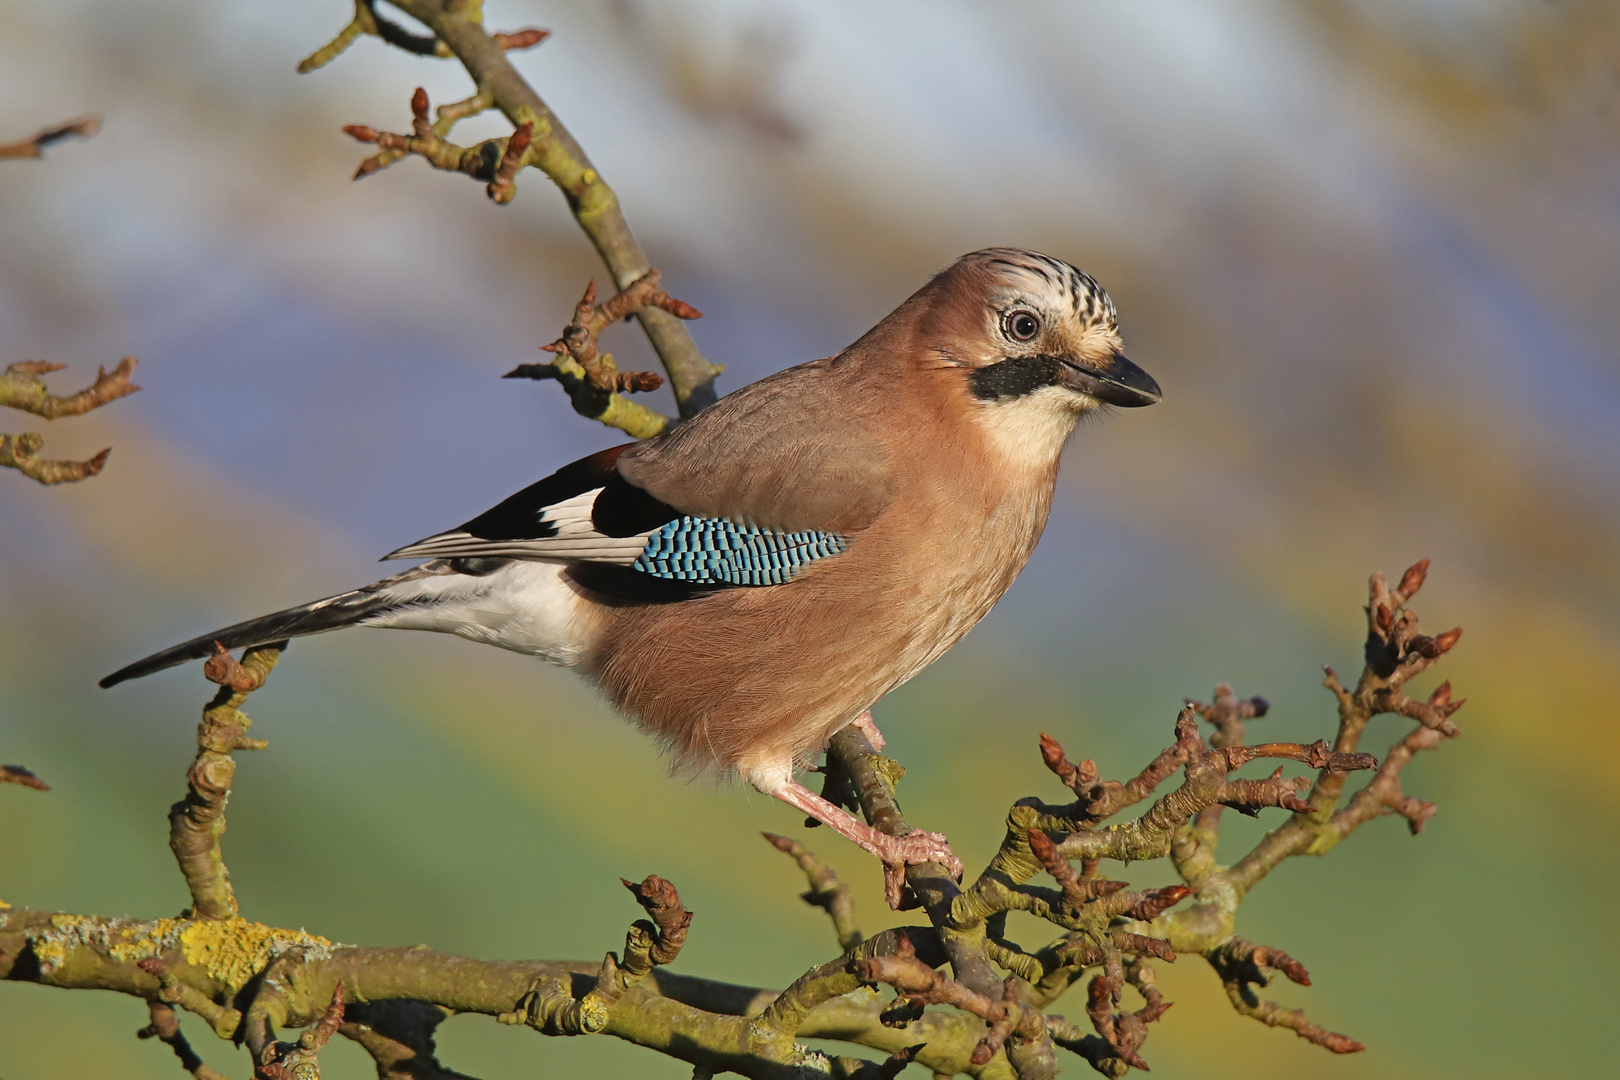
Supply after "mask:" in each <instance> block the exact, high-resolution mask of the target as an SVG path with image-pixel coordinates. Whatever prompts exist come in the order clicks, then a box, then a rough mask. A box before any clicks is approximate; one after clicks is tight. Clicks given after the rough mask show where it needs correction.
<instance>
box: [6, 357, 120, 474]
mask: <svg viewBox="0 0 1620 1080" xmlns="http://www.w3.org/2000/svg"><path fill="white" fill-rule="evenodd" d="M62 368H63V365H62V364H51V363H47V362H45V361H43V360H27V361H24V362H22V363H19V364H12V365H11V366H10V367H8V368H6V370H5V371H4V372H3V373H0V406H6V407H8V408H12V409H17V410H18V411H20V412H26V413H32V414H33V415H35V416H41V417H44V418H45V419H46V420H55V419H57V418H59V417H63V416H78V415H81V414H83V413H87V412H89V411H90V410H91V409H94V408H98V407H100V406H102V405H105V404H107V403H108V402H109V401H116V400H117V399H118V398H121V397H123V396H124V395H126V394H133V393H134V392H135V391H137V390H139V389H140V387H138V386H136V385H134V384H133V383H131V382H130V381H129V377H130V375H132V374H133V373H134V371H135V358H134V357H133V356H126V357H124V359H123V360H122V361H120V362H119V364H118V366H117V367H116V368H114V369H113V370H112V371H111V372H109V371H107V370H106V369H105V368H101V369H100V370H98V371H97V373H96V381H95V382H94V383H93V384H91V385H90V386H88V387H86V388H85V389H83V390H80V391H79V392H78V393H76V394H69V395H68V396H66V397H58V396H57V395H55V394H52V393H51V392H50V391H49V390H48V389H47V388H46V386H45V380H44V379H42V378H40V376H41V375H48V374H50V373H51V372H53V371H61V370H62ZM44 445H45V439H44V437H43V436H41V435H38V434H36V433H34V432H31V431H30V432H23V433H22V434H19V435H0V468H9V469H16V470H17V471H18V472H20V473H22V474H23V475H24V476H26V477H28V478H29V479H31V480H37V481H39V482H40V483H41V484H66V483H71V482H73V481H75V480H83V479H85V478H86V477H89V476H94V475H96V474H97V473H99V472H100V471H101V470H102V467H103V466H104V465H106V464H107V455H108V454H110V453H112V451H111V449H107V450H103V451H101V452H100V453H99V454H96V455H95V456H94V457H92V458H88V459H86V460H84V461H55V460H50V459H46V458H41V457H38V456H37V455H38V454H39V451H40V449H41V448H42V447H43V446H44Z"/></svg>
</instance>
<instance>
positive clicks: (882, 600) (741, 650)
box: [586, 371, 1056, 778]
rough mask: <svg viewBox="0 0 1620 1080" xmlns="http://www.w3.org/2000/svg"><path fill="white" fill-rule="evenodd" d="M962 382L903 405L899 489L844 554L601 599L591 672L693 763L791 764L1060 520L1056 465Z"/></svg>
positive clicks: (921, 659)
mask: <svg viewBox="0 0 1620 1080" xmlns="http://www.w3.org/2000/svg"><path fill="white" fill-rule="evenodd" d="M957 378H958V373H956V372H947V371H941V372H938V373H937V375H936V376H935V377H931V378H928V379H925V380H923V382H922V385H921V386H920V387H919V388H917V389H916V390H914V391H913V392H912V393H911V394H908V395H907V400H906V401H904V402H891V403H890V405H891V406H892V407H894V408H903V409H904V410H906V411H907V412H908V413H911V414H912V415H910V416H908V417H904V418H896V417H893V416H891V417H889V418H888V420H889V421H890V422H889V423H885V424H884V425H882V426H883V429H884V430H885V431H887V432H889V433H890V434H889V436H888V438H887V439H886V440H885V444H886V445H885V450H884V452H885V453H886V454H888V455H889V460H888V461H887V462H886V463H885V466H886V467H887V468H889V469H892V470H893V475H894V477H895V483H894V488H893V491H894V497H893V499H892V501H891V502H890V503H889V504H888V506H887V507H886V508H885V509H884V510H883V512H882V513H881V514H879V515H878V516H877V517H876V519H875V520H873V521H872V523H871V524H870V525H868V526H867V527H866V528H864V529H862V530H860V531H859V532H857V533H855V534H854V535H853V536H852V537H851V542H850V545H849V547H848V549H847V550H845V551H844V552H843V553H841V554H839V555H838V556H836V557H834V558H831V559H828V560H826V561H825V562H821V563H817V564H813V565H811V566H810V567H809V568H807V569H806V570H805V571H804V572H803V573H802V574H801V576H799V577H798V578H796V579H795V580H793V581H792V582H790V583H788V584H785V585H779V586H771V587H764V588H746V587H744V588H732V589H724V590H720V591H716V592H712V593H706V594H700V595H698V596H694V597H691V598H689V599H685V600H681V601H678V602H672V603H663V604H652V603H632V604H626V603H623V602H618V603H614V604H611V605H609V604H604V605H602V606H600V607H596V608H595V614H594V617H595V618H597V619H599V620H600V623H599V625H600V630H599V634H598V641H599V642H600V645H599V647H598V648H597V650H596V652H595V654H594V656H593V658H592V660H591V661H590V663H589V664H588V665H587V666H586V671H587V673H588V674H590V675H591V676H593V677H594V678H595V680H596V681H597V682H598V684H599V685H600V686H601V688H602V689H603V691H604V692H605V693H606V694H607V696H608V698H609V699H610V700H611V701H612V702H613V703H614V705H616V706H617V707H618V708H619V709H620V710H621V711H623V712H624V713H625V714H626V715H627V716H629V717H630V718H632V719H633V720H634V721H635V722H636V723H637V724H639V725H640V726H641V727H642V728H643V729H645V730H646V731H648V732H649V733H651V734H652V735H654V736H655V737H657V738H658V739H659V740H661V741H662V742H663V743H664V744H665V745H666V746H667V747H668V748H669V750H670V751H671V752H672V754H673V755H674V757H675V762H676V766H677V767H678V768H689V769H720V770H729V769H737V770H738V771H740V772H741V773H742V774H743V776H744V777H745V778H749V777H752V776H759V775H764V774H767V773H773V772H774V773H777V774H780V772H781V771H782V770H783V769H785V768H789V767H791V765H792V763H793V762H794V761H795V760H803V759H804V758H806V757H807V756H808V755H810V754H812V753H813V752H815V751H816V750H817V749H819V748H820V747H821V746H822V745H823V744H824V743H825V741H826V738H827V736H828V735H830V734H831V733H832V732H833V731H834V730H836V729H837V728H839V727H841V726H842V725H843V724H845V723H847V722H849V721H850V720H852V719H853V718H854V717H856V716H857V715H859V714H860V712H861V711H862V710H863V709H865V708H867V707H869V706H870V705H872V704H873V703H874V702H876V701H877V700H878V699H879V698H880V697H882V696H883V695H884V694H885V693H887V692H888V691H890V690H892V689H894V688H895V687H896V686H898V685H900V684H901V683H902V682H904V681H905V680H907V679H909V678H910V677H911V676H912V675H915V674H916V673H917V672H918V671H920V670H921V669H922V668H923V667H925V666H927V665H928V664H929V663H930V662H932V661H933V660H934V659H936V658H937V657H938V656H939V655H940V654H941V653H943V652H944V651H945V650H946V649H948V648H949V647H950V646H951V645H953V644H955V643H956V641H958V640H959V639H960V638H961V637H962V636H963V635H964V634H966V633H967V632H968V630H970V629H971V628H972V627H973V625H974V624H975V623H977V622H978V621H979V620H980V619H981V618H983V617H984V616H985V614H986V613H988V612H989V610H990V608H991V607H992V606H994V604H995V602H996V601H997V600H998V599H999V598H1000V597H1001V595H1002V593H1003V592H1005V591H1006V589H1007V587H1008V586H1009V585H1010V584H1012V581H1013V578H1014V577H1016V576H1017V574H1018V572H1019V570H1021V569H1022V568H1023V566H1024V563H1025V562H1026V561H1027V560H1028V558H1029V555H1030V552H1031V551H1032V550H1033V549H1034V546H1035V542H1036V540H1037V539H1039V537H1040V533H1041V529H1042V527H1043V526H1044V525H1045V522H1046V517H1047V512H1048V510H1049V509H1050V506H1051V500H1052V491H1053V484H1054V480H1055V477H1056V461H1055V460H1054V461H1053V462H1051V463H1050V465H1049V466H1048V467H1040V468H1027V469H1019V470H1016V471H1014V472H1012V473H1009V471H1008V470H1007V469H1006V468H1005V467H1003V466H1002V465H1001V463H998V462H997V461H996V460H994V458H993V453H992V450H991V448H990V446H989V444H988V441H987V440H986V438H985V437H984V436H983V435H982V433H980V432H979V431H978V425H977V424H973V423H963V422H962V421H963V420H964V419H965V417H963V416H962V415H961V414H960V412H959V411H958V410H960V409H962V408H964V407H969V406H966V405H965V404H964V399H962V398H961V396H960V390H959V388H958V387H957V385H956V382H957ZM953 413H954V414H955V415H951V414H953ZM897 419H898V420H899V421H900V422H894V421H896V420H897ZM952 421H954V422H952Z"/></svg>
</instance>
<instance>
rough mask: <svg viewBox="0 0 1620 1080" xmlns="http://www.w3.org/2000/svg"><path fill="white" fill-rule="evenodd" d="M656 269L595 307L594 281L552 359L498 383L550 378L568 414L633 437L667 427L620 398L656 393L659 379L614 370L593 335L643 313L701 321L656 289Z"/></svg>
mask: <svg viewBox="0 0 1620 1080" xmlns="http://www.w3.org/2000/svg"><path fill="white" fill-rule="evenodd" d="M658 278H659V274H658V271H657V270H648V271H647V272H646V273H645V274H643V275H642V276H641V277H639V278H637V279H636V280H635V281H633V282H631V283H630V284H629V285H628V286H627V287H626V288H625V289H623V290H622V291H621V292H619V293H617V294H616V295H614V296H611V297H609V298H608V299H607V300H605V301H603V302H602V303H600V304H598V303H597V302H596V282H594V281H593V282H590V283H589V284H587V285H586V286H585V295H584V297H583V298H582V299H581V300H580V302H579V303H578V304H576V305H574V314H573V317H572V319H570V320H569V323H568V325H567V326H566V327H564V328H563V332H562V336H561V337H559V338H558V339H557V340H556V341H553V342H552V343H550V344H549V345H542V346H541V349H542V350H544V351H545V352H551V353H556V354H558V358H557V359H556V360H555V361H553V362H552V363H549V364H519V365H518V366H517V367H515V368H513V369H512V370H511V371H508V372H507V373H506V374H505V375H503V376H501V377H502V378H504V379H556V380H557V381H558V382H560V383H561V384H562V385H563V388H564V389H565V390H567V391H568V397H569V400H570V401H572V402H573V405H574V410H575V411H576V412H578V413H579V414H580V415H582V416H588V417H590V418H591V419H593V420H598V421H600V422H602V423H604V424H607V425H608V426H610V427H616V428H619V429H620V430H622V431H625V432H628V433H629V434H631V435H634V436H636V437H638V438H650V437H651V436H653V435H657V434H659V433H660V432H662V431H664V430H665V429H666V428H668V427H669V424H670V421H669V418H668V417H665V416H661V415H659V414H658V413H656V412H654V411H653V410H651V409H649V408H647V407H646V406H644V405H640V404H637V403H635V402H632V401H630V400H628V399H626V398H625V397H623V396H622V395H623V394H627V393H634V392H637V391H643V390H656V389H657V388H658V387H660V386H662V385H663V382H664V380H663V377H662V376H659V375H657V374H655V373H653V372H651V371H620V370H619V368H618V365H617V364H615V363H614V362H613V356H612V355H611V354H610V353H604V352H601V351H599V350H598V349H597V347H596V342H597V338H598V336H600V334H601V333H602V331H603V330H605V329H606V328H607V327H608V326H610V325H612V324H613V323H614V322H617V321H618V320H619V319H625V318H629V317H630V316H632V315H634V314H636V313H637V312H639V311H643V310H645V309H647V308H657V309H659V310H662V311H666V312H668V313H669V314H671V315H673V316H675V317H676V318H678V319H701V318H702V317H703V313H702V312H701V311H699V310H698V309H697V308H695V307H693V306H692V305H691V304H688V303H686V302H685V301H683V300H677V299H675V298H674V297H673V296H671V295H669V294H668V293H667V292H665V291H664V290H662V289H660V288H659V287H658Z"/></svg>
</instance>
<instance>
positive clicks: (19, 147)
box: [0, 115, 101, 161]
mask: <svg viewBox="0 0 1620 1080" xmlns="http://www.w3.org/2000/svg"><path fill="white" fill-rule="evenodd" d="M100 130H101V117H99V116H93V115H92V116H82V117H80V118H79V119H77V120H70V121H68V122H67V123H65V124H59V125H57V126H56V127H49V128H46V129H45V130H44V131H39V132H35V133H34V134H33V135H30V136H29V137H28V138H26V139H19V140H18V141H17V142H10V143H0V161H4V160H5V159H7V158H40V157H44V156H45V154H44V151H45V147H47V146H49V145H51V143H54V142H58V141H60V140H62V139H66V138H70V137H72V136H75V135H76V136H78V137H80V138H83V139H88V138H89V137H90V136H92V135H94V134H95V133H96V132H98V131H100Z"/></svg>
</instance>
